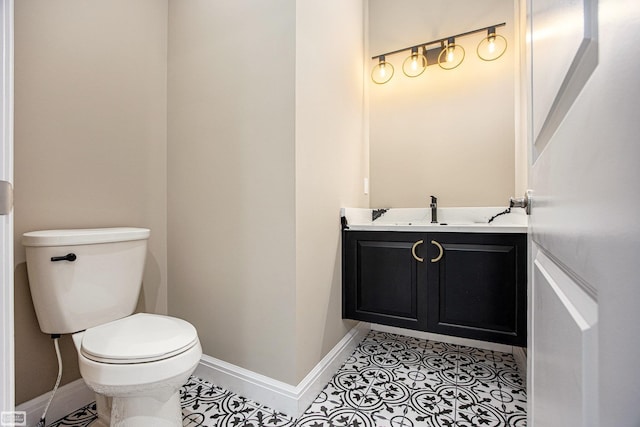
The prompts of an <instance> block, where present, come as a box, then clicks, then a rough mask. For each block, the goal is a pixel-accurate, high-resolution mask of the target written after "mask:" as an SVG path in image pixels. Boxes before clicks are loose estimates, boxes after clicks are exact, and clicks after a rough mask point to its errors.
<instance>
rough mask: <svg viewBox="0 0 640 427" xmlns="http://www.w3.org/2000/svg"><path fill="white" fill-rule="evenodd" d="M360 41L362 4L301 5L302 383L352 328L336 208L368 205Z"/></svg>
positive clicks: (298, 105) (299, 298) (299, 234)
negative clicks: (346, 314) (345, 311)
mask: <svg viewBox="0 0 640 427" xmlns="http://www.w3.org/2000/svg"><path fill="white" fill-rule="evenodd" d="M329 23H330V24H329ZM363 39H364V34H363V2H362V1H361V0H356V1H347V2H345V1H344V0H325V1H321V2H311V1H298V2H297V10H296V158H295V161H296V193H295V195H296V249H297V250H296V339H297V343H296V348H297V354H298V361H297V369H296V380H297V382H299V381H300V380H302V379H303V378H304V376H305V375H306V374H308V373H309V371H310V370H311V369H312V368H313V367H314V366H315V365H316V364H317V363H318V362H319V361H320V359H322V357H323V356H324V355H325V354H326V353H327V352H328V351H329V350H330V349H331V348H333V346H335V344H336V343H337V342H338V341H339V340H340V339H342V337H344V335H345V333H346V332H347V331H348V329H349V328H350V327H352V326H353V322H345V321H343V320H342V312H341V310H342V271H341V265H342V264H341V242H340V232H339V229H340V221H339V210H340V208H341V207H344V206H350V207H365V206H368V197H366V196H365V195H364V193H363V184H362V183H363V179H364V177H365V176H366V173H367V166H368V151H367V149H366V146H365V145H364V139H363V105H362V103H363V42H364V40H363Z"/></svg>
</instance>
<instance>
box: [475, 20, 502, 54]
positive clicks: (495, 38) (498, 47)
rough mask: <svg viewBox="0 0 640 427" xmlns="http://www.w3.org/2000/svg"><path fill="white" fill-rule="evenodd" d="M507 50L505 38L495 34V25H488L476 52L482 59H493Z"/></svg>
mask: <svg viewBox="0 0 640 427" xmlns="http://www.w3.org/2000/svg"><path fill="white" fill-rule="evenodd" d="M506 50H507V39H505V38H504V37H503V36H501V35H500V34H496V27H489V29H488V30H487V37H485V38H483V39H482V41H480V43H478V47H477V49H476V52H477V53H478V57H479V58H480V59H482V60H483V61H495V60H496V59H498V58H500V57H501V56H502V55H503V54H504V53H505V51H506Z"/></svg>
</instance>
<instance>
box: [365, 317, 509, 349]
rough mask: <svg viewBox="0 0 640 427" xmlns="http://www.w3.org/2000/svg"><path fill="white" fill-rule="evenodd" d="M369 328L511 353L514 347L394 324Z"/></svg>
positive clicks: (375, 325)
mask: <svg viewBox="0 0 640 427" xmlns="http://www.w3.org/2000/svg"><path fill="white" fill-rule="evenodd" d="M371 330H373V331H380V332H389V333H392V334H398V335H406V336H408V337H414V338H421V339H423V340H433V341H440V342H446V343H449V344H457V345H466V346H468V347H476V348H482V349H484V350H491V351H500V352H502V353H513V349H514V348H515V347H513V346H511V345H506V344H497V343H493V342H487V341H478V340H472V339H469V338H459V337H451V336H449V335H440V334H434V333H431V332H422V331H414V330H411V329H404V328H397V327H395V326H385V325H378V324H376V323H372V324H371ZM518 348H519V347H518Z"/></svg>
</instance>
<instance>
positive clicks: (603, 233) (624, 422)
mask: <svg viewBox="0 0 640 427" xmlns="http://www.w3.org/2000/svg"><path fill="white" fill-rule="evenodd" d="M556 3H557V4H556ZM527 4H528V5H529V9H528V10H529V11H530V12H531V16H530V17H529V22H528V26H529V32H530V33H531V38H530V43H531V44H530V45H529V48H530V53H529V56H528V59H529V60H530V61H531V63H530V65H531V64H533V65H531V66H530V69H531V70H532V71H531V72H532V75H531V80H530V83H531V85H532V86H531V96H530V99H529V102H528V105H527V108H528V109H529V111H530V113H531V119H530V135H529V141H530V145H529V146H530V152H531V153H532V157H531V158H532V164H531V170H530V175H529V187H530V188H531V189H532V192H533V202H532V209H531V219H530V223H529V224H530V230H529V231H530V236H531V240H532V242H533V243H532V245H533V246H532V248H533V249H534V250H533V251H532V252H536V251H539V253H538V255H536V256H535V257H534V258H533V259H532V260H531V261H530V267H529V268H530V271H531V272H532V280H531V284H530V295H533V298H534V304H533V305H532V307H531V308H532V309H531V313H530V324H529V328H530V337H531V340H530V342H529V345H530V348H529V357H530V361H529V367H530V369H531V373H530V374H531V377H530V378H531V380H530V383H529V386H530V389H529V395H528V397H529V405H530V407H529V423H528V424H529V425H533V426H535V427H545V426H556V425H576V426H616V427H626V426H634V427H637V426H638V425H640V405H638V396H639V395H640V368H639V367H638V363H637V360H638V358H639V357H640V334H637V333H635V332H631V329H630V328H631V325H638V324H640V310H638V301H640V286H638V277H640V263H639V262H638V260H637V257H638V254H640V221H638V212H639V211H640V198H639V197H637V195H638V192H639V191H640V185H639V184H638V183H639V182H640V168H639V167H638V165H639V159H640V143H639V140H638V135H640V120H639V117H640V116H638V105H639V101H638V100H640V80H639V79H638V75H639V74H638V73H639V70H640V44H639V43H638V41H637V40H638V37H637V35H638V34H639V33H640V2H638V1H637V0H599V1H597V2H596V1H595V0H585V1H584V2H583V3H581V5H582V6H581V8H582V14H583V16H584V20H583V40H582V42H581V43H580V47H578V49H577V50H575V52H576V54H575V55H574V56H573V59H572V60H571V65H570V66H569V67H568V69H567V71H566V72H564V74H563V71H562V70H560V69H558V68H554V67H555V65H554V64H552V63H551V62H550V59H549V56H548V55H547V53H546V50H548V49H552V48H554V47H555V46H560V47H561V49H565V50H567V48H566V46H574V47H575V46H576V40H577V39H576V38H575V34H574V33H575V31H574V32H573V33H572V32H569V33H568V34H569V36H568V37H569V38H568V39H564V38H563V36H562V32H558V31H556V32H554V31H552V30H553V29H554V28H553V26H550V27H549V28H546V27H545V26H544V25H545V22H549V21H548V20H545V18H544V16H543V15H544V14H550V15H549V16H552V15H554V14H555V15H558V16H561V15H562V14H563V6H562V4H563V2H553V1H550V0H549V1H547V0H544V1H543V0H528V1H527ZM549 9H550V10H549ZM579 9H580V4H578V3H574V6H573V9H572V10H573V11H574V12H573V13H576V10H579ZM576 16H577V14H576ZM577 21H578V20H577V19H576V18H575V17H573V18H567V20H566V25H567V26H568V27H570V28H573V26H574V25H573V24H574V23H575V22H577ZM560 22H562V20H561V21H560ZM547 34H550V38H548V40H547V41H545V42H544V43H542V42H541V41H540V40H542V39H543V38H542V36H545V35H547ZM571 34H574V35H573V37H572V36H571ZM563 46H565V47H563ZM568 50H569V51H573V50H574V49H573V48H570V49H568ZM565 67H566V64H565ZM558 81H561V82H562V83H561V85H560V86H559V87H558V86H557V82H558ZM554 91H555V93H554ZM549 106H550V107H549ZM548 124H552V126H550V127H548V128H546V129H545V127H546V126H547V125H548ZM538 128H539V129H538ZM541 260H543V261H541ZM541 265H542V266H543V267H544V270H546V273H544V274H543V272H542V269H541V268H540V266H541ZM554 272H558V274H556V273H554ZM558 277H562V279H558ZM565 282H566V283H570V285H567V286H564V287H562V286H559V285H558V284H559V283H565ZM558 289H561V290H562V292H559V291H558ZM584 301H587V304H586V305H587V306H588V305H590V304H592V305H593V307H595V308H594V309H593V313H595V314H594V315H593V317H591V318H590V320H589V322H588V327H586V328H585V327H584V325H581V323H580V321H579V319H580V317H579V316H576V313H580V310H577V311H576V309H575V307H579V306H580V304H581V302H584ZM589 302H590V303H589ZM556 327H558V328H559V331H554V328H556ZM596 329H597V333H596ZM559 332H563V333H566V334H567V335H566V337H565V338H561V337H558V336H557V335H556V334H557V333H559ZM596 361H597V363H596ZM549 373H553V374H549ZM566 387H573V388H572V390H574V391H575V390H576V389H579V390H583V391H584V392H585V394H580V395H572V396H573V397H574V398H573V399H569V397H568V395H569V393H570V390H568V389H566ZM587 392H591V394H589V393H587ZM571 393H573V391H571ZM550 397H551V399H550ZM566 399H569V401H566V402H565V400H566ZM557 414H562V416H563V417H566V418H565V419H566V420H570V421H567V423H568V424H563V422H560V421H558V420H557V419H555V417H556V416H557Z"/></svg>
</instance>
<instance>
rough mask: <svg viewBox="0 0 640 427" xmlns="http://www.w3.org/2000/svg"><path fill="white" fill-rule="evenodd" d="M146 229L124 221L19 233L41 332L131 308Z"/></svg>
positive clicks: (69, 329)
mask: <svg viewBox="0 0 640 427" xmlns="http://www.w3.org/2000/svg"><path fill="white" fill-rule="evenodd" d="M149 234H150V230H149V229H146V228H125V227H119V228H93V229H77V230H45V231H32V232H28V233H25V234H23V235H22V244H23V246H24V247H25V250H26V254H27V273H28V275H29V288H30V289H31V297H32V299H33V305H34V307H35V310H36V315H37V316H38V323H39V324H40V329H41V330H42V332H44V333H47V334H66V333H74V332H78V331H82V330H85V329H87V328H91V327H93V326H96V325H100V324H102V323H106V322H109V321H112V320H116V319H120V318H122V317H125V316H128V315H130V314H131V313H133V311H134V310H135V308H136V305H137V302H138V295H139V294H140V288H141V286H142V273H143V270H144V263H145V257H146V254H147V240H148V238H149Z"/></svg>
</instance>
